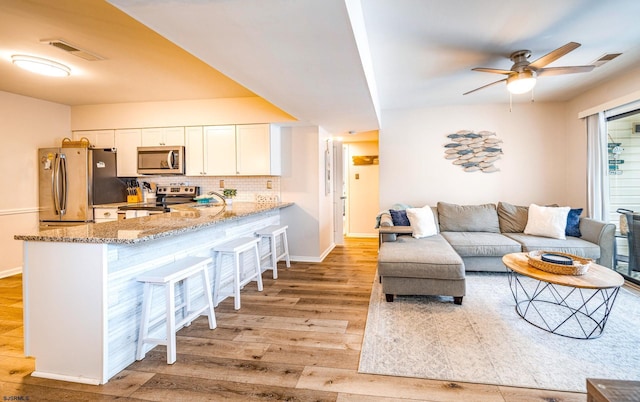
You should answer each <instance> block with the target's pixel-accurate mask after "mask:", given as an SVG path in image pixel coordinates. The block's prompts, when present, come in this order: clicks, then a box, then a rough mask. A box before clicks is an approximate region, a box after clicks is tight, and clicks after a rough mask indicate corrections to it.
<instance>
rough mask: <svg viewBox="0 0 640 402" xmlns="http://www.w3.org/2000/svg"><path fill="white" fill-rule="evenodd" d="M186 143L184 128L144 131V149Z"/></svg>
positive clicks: (162, 128)
mask: <svg viewBox="0 0 640 402" xmlns="http://www.w3.org/2000/svg"><path fill="white" fill-rule="evenodd" d="M184 142H185V141H184V127H158V128H143V129H142V146H143V147H159V146H165V145H184Z"/></svg>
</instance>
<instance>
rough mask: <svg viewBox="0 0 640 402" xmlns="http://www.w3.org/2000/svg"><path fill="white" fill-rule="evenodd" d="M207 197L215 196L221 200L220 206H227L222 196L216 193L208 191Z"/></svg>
mask: <svg viewBox="0 0 640 402" xmlns="http://www.w3.org/2000/svg"><path fill="white" fill-rule="evenodd" d="M207 195H215V196H216V197H218V198H220V199H221V200H222V205H224V206H225V207H226V206H227V200H226V199H225V198H224V196H223V195H222V194H220V193H218V192H215V191H208V192H207Z"/></svg>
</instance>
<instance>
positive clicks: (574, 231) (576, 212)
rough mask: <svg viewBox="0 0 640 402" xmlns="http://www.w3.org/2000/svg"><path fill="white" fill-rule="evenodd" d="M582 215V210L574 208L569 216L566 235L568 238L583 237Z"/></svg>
mask: <svg viewBox="0 0 640 402" xmlns="http://www.w3.org/2000/svg"><path fill="white" fill-rule="evenodd" d="M581 214H582V208H572V209H571V210H570V211H569V215H567V227H566V229H565V234H566V235H567V236H573V237H581V236H582V233H580V215H581Z"/></svg>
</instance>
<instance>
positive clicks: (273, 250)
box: [269, 236, 278, 279]
mask: <svg viewBox="0 0 640 402" xmlns="http://www.w3.org/2000/svg"><path fill="white" fill-rule="evenodd" d="M269 247H271V267H272V268H273V279H278V254H277V249H276V237H275V236H269Z"/></svg>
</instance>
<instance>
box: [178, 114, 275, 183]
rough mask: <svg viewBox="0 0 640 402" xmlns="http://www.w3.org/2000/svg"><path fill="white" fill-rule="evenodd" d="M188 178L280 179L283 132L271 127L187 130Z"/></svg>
mask: <svg viewBox="0 0 640 402" xmlns="http://www.w3.org/2000/svg"><path fill="white" fill-rule="evenodd" d="M185 133H186V135H185V137H186V159H187V161H186V175H187V176H200V175H204V176H236V175H238V176H276V175H279V174H280V131H279V130H278V129H277V128H276V127H273V126H270V125H269V124H243V125H237V126H235V125H227V126H206V127H187V129H186V132H185Z"/></svg>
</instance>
